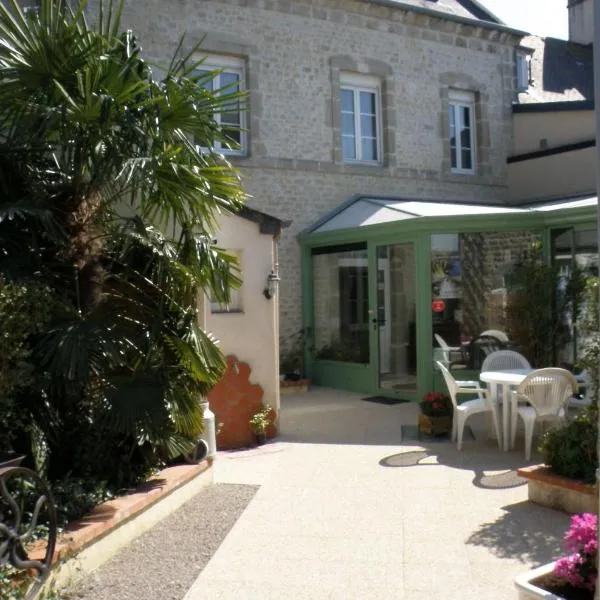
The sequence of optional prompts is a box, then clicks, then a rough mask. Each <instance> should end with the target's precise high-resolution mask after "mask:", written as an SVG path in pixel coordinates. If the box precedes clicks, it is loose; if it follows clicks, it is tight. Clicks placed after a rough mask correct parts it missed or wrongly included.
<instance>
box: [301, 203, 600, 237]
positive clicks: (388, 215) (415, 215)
mask: <svg viewBox="0 0 600 600" xmlns="http://www.w3.org/2000/svg"><path fill="white" fill-rule="evenodd" d="M597 202H598V198H597V197H596V196H586V197H578V198H570V199H562V200H553V201H547V202H539V203H535V204H528V205H521V206H506V205H503V206H499V205H489V204H471V203H469V204H467V203H461V202H443V201H437V200H414V199H409V198H406V199H402V198H381V197H370V196H358V197H355V198H351V199H350V200H348V201H347V202H345V203H344V204H342V205H341V206H340V207H338V208H337V209H336V210H334V211H332V212H331V213H329V214H328V215H326V216H325V217H323V218H322V219H320V220H319V221H317V222H316V223H315V224H314V225H313V226H311V227H309V228H308V229H307V230H305V231H304V232H303V233H304V234H309V233H322V232H326V231H338V230H341V229H354V228H360V227H367V226H369V225H379V224H382V223H393V222H397V221H408V220H411V219H426V218H439V217H446V216H461V215H462V216H474V215H489V216H492V215H503V214H519V213H523V214H530V213H536V212H550V211H560V210H567V209H573V208H583V207H592V206H594V205H596V204H597Z"/></svg>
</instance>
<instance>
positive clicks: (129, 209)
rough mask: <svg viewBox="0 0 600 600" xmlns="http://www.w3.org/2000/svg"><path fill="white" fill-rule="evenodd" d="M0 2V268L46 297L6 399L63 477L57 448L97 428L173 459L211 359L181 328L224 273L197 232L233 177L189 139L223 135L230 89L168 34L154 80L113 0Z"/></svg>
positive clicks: (231, 274)
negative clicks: (170, 53) (94, 11)
mask: <svg viewBox="0 0 600 600" xmlns="http://www.w3.org/2000/svg"><path fill="white" fill-rule="evenodd" d="M7 4H8V6H5V5H3V4H0V198H1V203H0V248H1V249H2V253H1V254H0V279H2V280H4V282H5V284H10V283H11V282H20V283H23V282H25V283H27V282H32V281H36V282H39V281H43V282H44V285H46V286H48V288H47V289H50V292H49V294H48V297H47V298H45V299H40V301H45V302H49V303H50V304H51V305H52V306H53V311H52V318H51V319H50V322H49V324H48V325H47V327H45V330H44V332H43V333H42V334H39V335H36V336H35V337H32V338H31V339H30V340H29V343H30V344H31V361H32V364H33V367H34V371H35V377H34V380H35V384H34V385H32V386H31V387H30V388H29V390H28V393H27V394H22V395H21V396H20V397H19V402H20V405H21V406H22V407H23V410H25V411H27V413H28V414H30V415H31V418H32V420H33V422H34V424H35V427H36V430H37V431H41V432H42V433H43V442H44V444H45V446H46V447H47V448H48V449H49V454H50V474H51V475H53V476H60V475H61V474H63V473H65V472H69V471H72V470H73V469H75V470H77V465H74V458H73V452H74V451H75V453H76V454H81V448H82V446H85V447H89V446H90V444H91V443H92V442H91V441H90V440H92V439H96V438H98V437H100V436H98V432H99V431H101V432H102V435H104V436H108V437H109V438H110V439H111V442H110V448H111V449H115V448H116V450H115V456H116V459H120V458H121V457H122V456H123V455H126V456H128V457H131V456H133V455H134V454H135V453H136V452H138V450H139V448H140V447H142V446H143V445H144V443H148V445H149V446H151V447H152V449H153V450H155V449H156V448H157V447H161V448H166V449H167V451H168V455H169V456H172V455H175V454H177V453H179V452H181V451H184V450H186V449H187V448H189V447H190V444H191V443H192V441H193V440H194V438H195V437H196V436H197V434H198V432H199V430H200V428H201V422H202V420H201V413H200V409H199V407H198V402H197V400H198V397H199V395H202V394H206V393H207V392H208V390H209V389H210V388H211V387H212V385H214V383H215V382H216V381H217V380H218V379H219V378H220V376H221V375H222V373H223V370H224V361H223V357H222V355H221V353H220V351H219V350H218V348H217V346H216V345H215V341H214V340H213V339H212V338H211V336H210V335H208V334H207V333H206V332H204V331H202V330H201V328H200V327H199V325H198V319H197V310H196V309H197V306H196V303H197V298H198V293H199V291H200V290H204V291H205V292H207V293H209V294H210V295H211V296H212V297H214V298H215V299H217V300H218V301H222V302H226V301H227V300H228V296H229V290H230V288H231V287H232V286H235V285H237V284H238V283H239V281H238V278H237V275H236V265H235V261H234V259H233V258H232V257H231V256H230V255H228V254H227V253H226V252H224V251H223V250H222V249H219V248H217V247H215V246H214V245H213V243H212V242H211V239H212V238H211V231H212V230H213V229H214V226H215V222H216V218H217V215H218V214H220V213H232V212H235V211H236V210H237V209H238V208H239V207H240V205H241V203H242V201H243V198H244V194H243V191H242V187H241V184H240V180H239V177H238V176H237V174H236V172H235V171H234V170H233V169H232V167H231V166H230V165H229V164H228V163H227V162H226V161H225V160H224V158H223V157H222V156H221V155H219V154H217V153H214V152H211V151H208V152H206V151H202V150H200V148H204V147H211V146H212V145H213V144H214V141H215V140H219V141H221V142H222V143H227V141H228V138H227V137H226V136H224V134H223V133H222V131H221V130H220V127H219V125H218V123H217V120H216V119H215V115H216V114H217V113H218V112H223V111H227V110H232V107H234V108H235V110H239V106H240V105H241V104H242V103H243V102H244V96H243V94H240V93H238V92H237V91H235V90H227V89H222V90H217V91H216V92H214V93H213V92H210V91H208V90H207V89H206V88H207V87H208V86H207V83H208V82H209V81H210V80H212V79H213V78H214V76H215V73H214V72H212V73H211V72H209V73H207V72H206V70H205V69H202V70H200V69H199V68H198V67H199V63H198V62H197V61H195V60H194V54H195V51H196V49H194V51H193V52H191V53H190V54H188V55H185V56H183V55H182V53H181V46H182V44H180V46H179V48H178V49H177V52H176V53H175V57H174V59H173V60H172V61H171V63H170V64H169V65H168V66H166V67H164V68H163V69H161V72H164V75H161V76H160V78H158V77H155V75H154V71H153V69H152V67H151V65H149V64H148V63H147V62H146V61H145V60H144V58H143V57H142V55H141V51H140V48H139V47H138V46H137V44H136V40H135V38H134V37H133V35H132V33H131V32H125V33H122V32H121V29H120V15H121V9H122V4H123V0H119V1H118V2H116V3H115V4H113V2H112V0H110V2H109V4H108V5H106V4H105V3H103V2H100V5H99V12H98V15H97V19H96V20H95V22H94V23H93V24H90V23H88V21H87V19H86V6H87V0H82V1H81V2H80V3H79V5H78V6H77V7H76V8H72V7H71V3H70V2H68V1H66V0H41V5H40V8H39V11H38V12H37V13H24V12H23V11H22V10H21V8H20V7H19V4H18V3H17V1H16V0H9V1H8V3H7ZM157 71H158V70H157ZM0 418H1V416H0ZM98 443H100V442H98ZM92 445H93V444H92ZM104 445H106V444H104ZM94 451H97V448H96V449H95V450H93V451H91V452H94ZM106 462H108V461H106ZM125 462H127V461H125ZM86 464H87V465H88V466H89V460H88V462H87V463H86ZM86 468H87V467H86ZM98 469H99V470H102V465H99V466H98Z"/></svg>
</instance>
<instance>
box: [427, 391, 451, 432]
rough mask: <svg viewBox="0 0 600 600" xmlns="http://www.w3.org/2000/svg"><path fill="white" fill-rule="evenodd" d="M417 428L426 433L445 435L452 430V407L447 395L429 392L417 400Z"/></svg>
mask: <svg viewBox="0 0 600 600" xmlns="http://www.w3.org/2000/svg"><path fill="white" fill-rule="evenodd" d="M419 406H420V408H421V414H420V415H419V430H420V431H421V432H422V433H424V434H426V435H445V434H447V433H449V432H450V431H452V414H453V411H454V408H453V406H452V401H451V400H450V398H449V397H448V396H446V395H445V394H442V393H441V392H429V393H428V394H425V395H424V396H423V398H422V399H421V401H420V402H419Z"/></svg>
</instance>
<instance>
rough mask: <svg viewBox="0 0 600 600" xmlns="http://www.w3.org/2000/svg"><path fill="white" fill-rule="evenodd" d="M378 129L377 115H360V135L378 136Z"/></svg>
mask: <svg viewBox="0 0 600 600" xmlns="http://www.w3.org/2000/svg"><path fill="white" fill-rule="evenodd" d="M376 131H377V120H376V119H375V115H373V116H370V115H361V116H360V135H361V136H362V137H371V138H374V137H376Z"/></svg>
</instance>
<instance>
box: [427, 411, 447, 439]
mask: <svg viewBox="0 0 600 600" xmlns="http://www.w3.org/2000/svg"><path fill="white" fill-rule="evenodd" d="M419 431H421V433H424V434H425V435H446V434H447V433H450V432H451V431H452V417H430V416H428V415H424V414H422V413H421V414H420V415H419Z"/></svg>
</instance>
